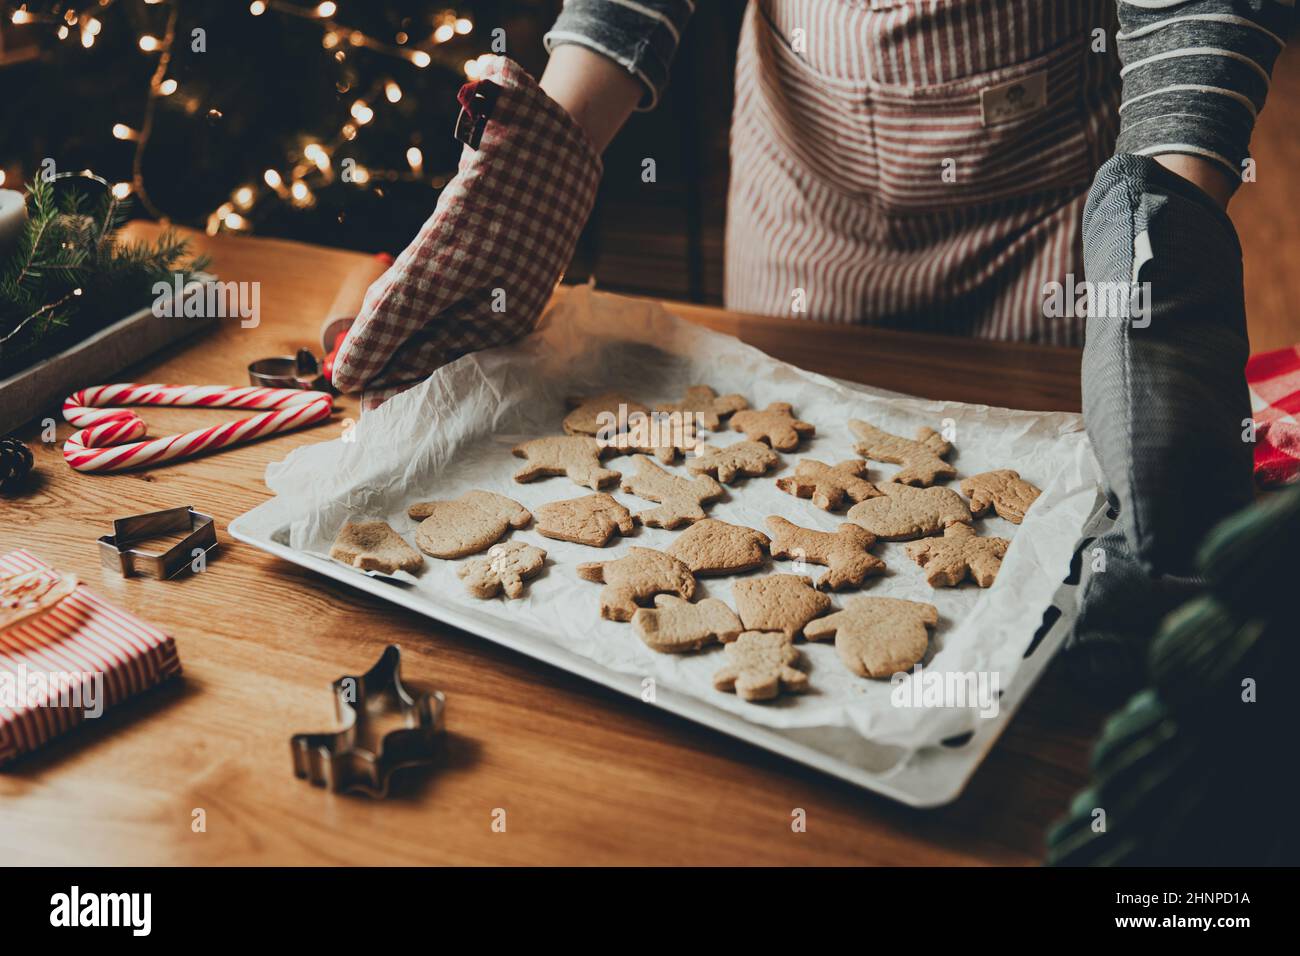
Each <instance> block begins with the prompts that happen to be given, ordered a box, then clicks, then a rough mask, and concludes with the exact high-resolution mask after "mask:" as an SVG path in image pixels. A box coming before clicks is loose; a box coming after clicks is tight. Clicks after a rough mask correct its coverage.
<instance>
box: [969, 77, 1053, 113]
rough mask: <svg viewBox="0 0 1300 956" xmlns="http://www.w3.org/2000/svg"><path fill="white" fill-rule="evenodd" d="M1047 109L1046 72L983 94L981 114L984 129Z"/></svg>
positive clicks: (981, 97) (993, 87)
mask: <svg viewBox="0 0 1300 956" xmlns="http://www.w3.org/2000/svg"><path fill="white" fill-rule="evenodd" d="M1046 105H1047V71H1046V70H1044V71H1043V72H1041V73H1035V74H1033V75H1032V76H1026V77H1023V78H1021V79H1019V80H1012V81H1011V82H1010V83H1002V84H999V85H998V86H989V87H986V88H985V89H982V90H980V112H981V114H982V119H983V123H984V125H985V126H994V125H996V124H997V123H1007V122H1010V121H1011V120H1017V119H1020V118H1021V117H1024V116H1029V115H1030V114H1031V113H1037V112H1038V111H1039V110H1041V109H1042V108H1043V107H1044V106H1046Z"/></svg>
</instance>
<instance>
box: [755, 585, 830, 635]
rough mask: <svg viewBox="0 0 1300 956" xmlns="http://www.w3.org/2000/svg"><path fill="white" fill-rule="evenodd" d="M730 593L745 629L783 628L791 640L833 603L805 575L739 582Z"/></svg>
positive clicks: (771, 629) (778, 629)
mask: <svg viewBox="0 0 1300 956" xmlns="http://www.w3.org/2000/svg"><path fill="white" fill-rule="evenodd" d="M731 596H732V598H733V599H734V600H735V602H736V611H737V612H738V613H739V614H740V623H742V624H744V625H745V628H746V630H750V631H780V632H781V633H782V634H784V635H785V636H786V637H788V638H790V639H791V640H794V638H796V637H798V636H799V635H800V633H802V631H803V627H804V625H805V624H807V623H808V622H809V621H811V620H812V619H813V618H815V617H816V616H817V615H818V614H823V613H825V611H826V609H827V608H828V607H830V606H831V599H830V598H829V597H827V596H826V595H825V594H823V593H822V592H821V591H818V590H816V589H815V588H814V587H813V583H812V578H810V577H808V576H807V575H802V574H771V575H768V576H767V577H765V578H750V579H748V580H745V581H737V582H736V583H735V585H734V586H733V587H732V589H731Z"/></svg>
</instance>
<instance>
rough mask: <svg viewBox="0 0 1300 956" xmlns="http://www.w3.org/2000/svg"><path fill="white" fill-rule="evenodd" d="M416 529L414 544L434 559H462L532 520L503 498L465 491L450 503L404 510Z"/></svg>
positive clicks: (425, 503)
mask: <svg viewBox="0 0 1300 956" xmlns="http://www.w3.org/2000/svg"><path fill="white" fill-rule="evenodd" d="M406 513H407V515H409V516H410V517H411V518H412V519H414V520H415V521H419V522H420V526H419V527H418V528H416V529H415V543H416V545H417V546H418V547H419V549H420V550H421V551H423V552H424V553H425V554H428V555H432V556H433V557H435V558H463V557H465V556H466V555H469V554H478V553H479V552H480V551H482V550H484V549H485V548H489V547H491V546H492V545H494V544H496V543H497V542H498V541H500V540H501V538H502V537H504V536H505V534H506V532H507V531H509V530H510V529H511V528H523V527H526V526H527V525H528V522H530V521H532V520H533V516H532V515H531V514H529V513H528V509H527V508H525V507H524V506H523V505H521V504H520V503H519V502H517V501H515V500H514V499H513V498H507V497H506V496H505V495H498V494H496V493H495V492H491V491H467V492H465V493H464V494H463V495H461V496H460V497H459V498H453V499H452V500H450V501H420V502H416V503H415V504H413V505H411V506H410V507H409V508H407V509H406Z"/></svg>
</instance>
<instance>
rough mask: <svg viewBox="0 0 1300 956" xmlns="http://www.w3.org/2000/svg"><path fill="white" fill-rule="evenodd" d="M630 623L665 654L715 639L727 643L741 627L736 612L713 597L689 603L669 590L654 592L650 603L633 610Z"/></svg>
mask: <svg viewBox="0 0 1300 956" xmlns="http://www.w3.org/2000/svg"><path fill="white" fill-rule="evenodd" d="M632 626H633V627H635V628H636V631H637V633H638V634H640V635H641V640H643V641H644V642H645V644H646V646H647V647H649V648H650V649H652V650H656V651H660V652H661V653H665V654H676V653H680V652H682V651H698V650H699V649H700V648H702V647H704V646H706V645H708V644H712V643H714V642H715V641H720V642H722V643H723V644H727V643H730V642H731V641H734V640H735V639H736V636H737V635H738V634H740V632H741V630H743V628H742V627H741V624H740V618H738V617H736V612H735V611H733V610H732V609H731V608H729V607H727V605H725V604H723V603H722V602H721V601H719V600H718V599H717V598H705V599H704V600H703V601H698V602H696V603H695V604H692V603H690V602H689V601H683V600H682V599H681V598H679V597H674V596H673V595H671V594H659V595H656V596H655V606H654V607H652V608H651V607H643V608H640V609H639V610H637V612H636V613H635V614H633V615H632Z"/></svg>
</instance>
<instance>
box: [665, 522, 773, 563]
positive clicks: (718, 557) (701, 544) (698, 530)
mask: <svg viewBox="0 0 1300 956" xmlns="http://www.w3.org/2000/svg"><path fill="white" fill-rule="evenodd" d="M767 546H768V540H767V535H765V534H763V532H761V531H755V530H754V529H753V528H745V527H742V526H740V525H735V524H728V523H727V522H725V521H719V520H718V519H717V518H705V519H704V520H703V521H697V522H695V524H693V525H691V526H690V527H689V528H687V529H686V530H685V531H683V532H682V533H681V534H679V535H678V536H677V540H676V541H674V542H673V543H672V545H671V546H669V548H668V553H669V554H671V555H672V556H673V557H674V558H676V559H677V560H678V561H680V562H682V563H683V564H684V565H686V566H687V567H688V568H690V569H691V571H693V572H694V573H695V574H700V575H704V574H738V573H740V572H742V571H752V570H753V569H754V568H757V567H761V566H762V565H763V562H765V561H766V560H767Z"/></svg>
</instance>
